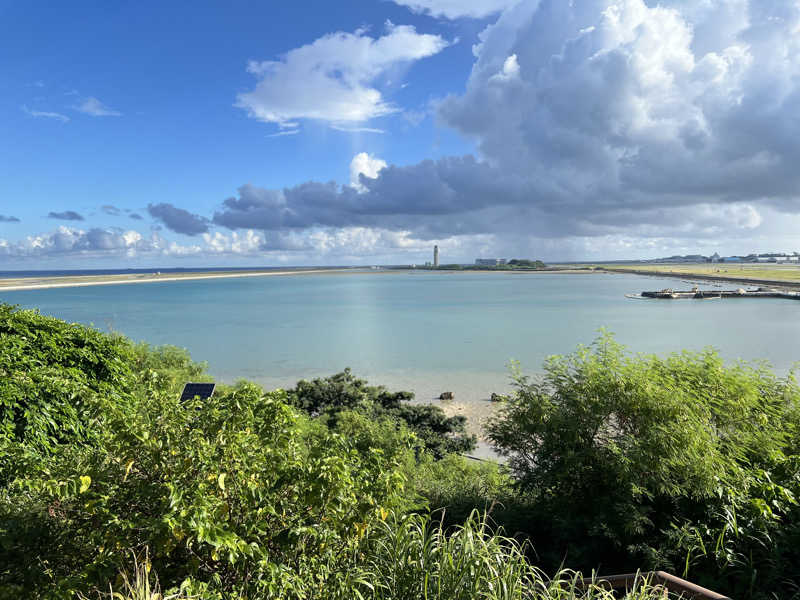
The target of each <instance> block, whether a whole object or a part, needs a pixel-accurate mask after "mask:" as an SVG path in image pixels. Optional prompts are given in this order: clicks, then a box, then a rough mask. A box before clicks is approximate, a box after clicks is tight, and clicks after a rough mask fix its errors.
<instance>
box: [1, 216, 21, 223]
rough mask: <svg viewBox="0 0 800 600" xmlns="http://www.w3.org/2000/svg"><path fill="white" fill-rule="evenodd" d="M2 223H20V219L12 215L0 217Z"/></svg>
mask: <svg viewBox="0 0 800 600" xmlns="http://www.w3.org/2000/svg"><path fill="white" fill-rule="evenodd" d="M0 223H19V219H18V218H17V217H13V216H11V215H0Z"/></svg>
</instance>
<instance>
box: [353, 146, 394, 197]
mask: <svg viewBox="0 0 800 600" xmlns="http://www.w3.org/2000/svg"><path fill="white" fill-rule="evenodd" d="M385 168H386V161H385V160H383V159H380V158H377V157H375V156H373V155H372V154H367V153H366V152H359V153H358V154H356V155H355V156H354V157H353V160H351V161H350V185H351V186H352V187H354V188H355V189H357V190H358V191H359V192H366V191H367V188H366V187H365V186H364V185H363V184H362V183H361V175H363V176H364V177H369V178H370V179H375V178H376V177H377V176H378V173H380V172H381V169H385Z"/></svg>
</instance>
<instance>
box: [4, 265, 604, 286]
mask: <svg viewBox="0 0 800 600" xmlns="http://www.w3.org/2000/svg"><path fill="white" fill-rule="evenodd" d="M438 270H439V271H441V272H444V273H524V274H542V273H549V274H556V273H557V274H565V275H572V274H575V275H578V274H591V273H593V271H591V270H587V269H548V270H544V269H543V270H523V269H520V270H518V271H513V270H508V271H501V270H497V271H493V270H490V269H486V270H479V269H471V270H463V271H462V270H455V269H453V270H450V269H438ZM416 271H419V272H423V273H424V272H428V271H429V270H426V269H405V268H404V269H378V270H366V269H363V268H360V267H354V268H330V269H305V270H294V271H238V272H233V273H232V272H227V271H207V272H192V273H179V274H176V273H165V274H160V273H157V272H154V273H140V274H136V275H125V274H121V275H53V276H49V277H30V278H22V277H17V278H0V292H3V291H7V292H19V291H25V290H48V289H55V288H70V287H90V286H95V285H126V284H132V283H155V282H175V281H196V280H200V279H228V278H234V277H268V276H271V275H319V274H323V273H332V274H339V275H341V274H349V273H358V274H361V275H363V274H368V275H390V274H399V273H413V272H416ZM430 271H431V272H433V270H432V269H431V270H430ZM594 272H595V273H597V271H594Z"/></svg>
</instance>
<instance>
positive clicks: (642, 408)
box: [489, 335, 800, 597]
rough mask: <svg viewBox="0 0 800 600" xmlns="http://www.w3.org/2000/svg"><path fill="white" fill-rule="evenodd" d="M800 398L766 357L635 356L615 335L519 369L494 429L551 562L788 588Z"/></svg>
mask: <svg viewBox="0 0 800 600" xmlns="http://www.w3.org/2000/svg"><path fill="white" fill-rule="evenodd" d="M798 404H800V388H798V386H797V384H796V382H795V380H794V378H793V377H791V376H789V377H787V378H784V379H779V378H777V377H775V376H774V375H773V374H772V373H771V372H770V371H769V369H767V368H766V367H765V366H763V365H760V364H755V365H748V364H736V365H733V366H726V365H725V364H724V363H723V361H722V359H721V358H720V357H719V356H718V355H717V354H716V353H714V352H713V351H710V350H709V351H705V352H701V353H697V354H694V353H683V354H676V355H671V356H669V357H667V358H663V359H662V358H658V357H655V356H636V357H631V356H628V355H626V354H625V352H624V349H623V348H622V347H621V346H620V345H619V344H617V343H616V342H615V341H614V340H613V339H612V338H611V337H610V336H607V335H604V336H602V337H601V338H600V339H598V340H597V341H596V342H595V343H594V344H593V345H592V346H591V347H581V348H579V350H578V351H577V352H575V353H574V354H572V355H569V356H566V357H562V356H555V357H552V358H550V359H549V360H548V361H547V363H546V365H545V370H544V375H543V376H542V377H541V378H540V379H535V380H534V379H529V378H526V377H522V376H518V377H517V388H516V393H515V394H514V395H513V396H512V397H511V398H510V399H509V400H508V401H507V402H506V403H505V406H504V408H503V410H502V414H501V415H500V416H499V417H498V418H497V419H495V420H494V422H493V423H492V424H491V425H490V427H489V431H490V436H491V439H492V440H493V441H494V443H495V444H496V445H497V447H498V448H499V450H500V451H501V452H502V453H504V454H505V455H506V456H508V458H509V466H510V468H511V470H512V472H513V474H514V476H515V478H516V480H517V484H518V487H519V489H520V491H521V493H523V494H524V497H525V498H526V501H525V502H526V505H527V509H528V511H529V519H530V523H531V524H530V525H529V527H528V528H527V530H528V532H529V533H530V534H531V535H532V536H533V541H534V545H535V546H536V550H537V552H538V553H539V555H540V556H543V557H545V563H546V564H551V565H553V564H558V563H559V562H560V561H561V560H563V559H564V557H565V556H566V559H567V560H568V561H569V562H570V564H571V565H577V566H580V567H586V566H594V565H597V564H599V563H600V561H602V563H603V565H604V567H605V568H608V569H612V570H618V569H620V570H622V571H626V570H630V569H635V568H636V567H638V566H642V567H645V568H649V567H659V568H664V569H665V570H672V571H677V572H679V573H680V572H684V573H686V574H688V575H689V576H690V577H692V578H697V579H698V580H700V581H701V582H705V583H707V584H710V585H709V587H714V586H721V587H722V589H723V590H727V591H728V592H729V593H730V594H731V595H734V594H735V595H736V596H737V597H750V596H751V595H754V596H758V595H759V594H767V593H769V592H775V593H782V594H786V593H787V590H788V589H789V588H791V587H792V586H796V585H797V584H798V583H800V577H798V575H797V574H796V573H795V571H794V568H793V567H791V565H792V562H793V561H798V560H799V559H800V555H799V554H798V550H797V546H796V545H790V544H795V543H796V541H797V525H796V524H797V522H798V521H797V516H798V511H797V502H796V497H797V494H798V493H800V468H799V467H800V457H798V456H797V455H795V454H794V452H796V449H797V435H798V420H797V412H796V411H797V407H798ZM794 564H795V565H796V564H798V562H794ZM786 580H789V581H788V582H787V581H786Z"/></svg>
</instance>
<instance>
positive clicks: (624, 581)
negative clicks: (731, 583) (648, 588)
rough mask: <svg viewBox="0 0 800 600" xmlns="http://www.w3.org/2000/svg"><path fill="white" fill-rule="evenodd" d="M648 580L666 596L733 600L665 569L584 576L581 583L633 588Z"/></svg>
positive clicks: (612, 587)
mask: <svg viewBox="0 0 800 600" xmlns="http://www.w3.org/2000/svg"><path fill="white" fill-rule="evenodd" d="M637 580H638V581H642V580H648V581H649V582H650V583H652V584H657V585H659V586H660V587H662V588H663V589H664V597H665V598H667V597H669V593H670V592H675V593H677V594H681V595H682V596H683V597H684V598H697V599H699V600H731V599H730V598H728V596H723V595H722V594H718V593H717V592H713V591H711V590H708V589H706V588H704V587H701V586H699V585H697V584H696V583H692V582H691V581H686V580H685V579H681V578H680V577H676V576H675V575H671V574H669V573H667V572H665V571H649V572H640V573H624V574H622V575H606V576H605V577H599V576H598V577H594V578H593V579H586V578H584V579H583V580H582V581H581V583H582V585H583V587H588V586H589V585H591V584H592V583H595V584H601V585H602V584H607V585H608V586H609V587H610V588H611V589H620V588H626V589H629V588H632V587H633V585H634V584H635V583H636V581H637Z"/></svg>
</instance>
